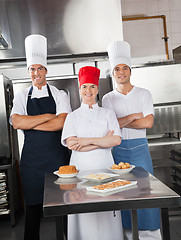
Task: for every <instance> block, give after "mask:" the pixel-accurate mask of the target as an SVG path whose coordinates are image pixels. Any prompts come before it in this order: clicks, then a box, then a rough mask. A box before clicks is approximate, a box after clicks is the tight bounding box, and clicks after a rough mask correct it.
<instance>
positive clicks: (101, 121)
mask: <svg viewBox="0 0 181 240" xmlns="http://www.w3.org/2000/svg"><path fill="white" fill-rule="evenodd" d="M109 130H114V135H119V136H121V134H120V128H119V124H118V121H117V119H116V116H115V114H114V112H113V111H110V110H108V109H104V108H101V107H99V106H98V104H95V105H93V108H92V109H91V108H89V105H87V104H84V103H82V104H81V107H80V108H78V109H77V110H75V111H74V112H72V113H70V114H68V116H67V118H66V121H65V123H64V128H63V132H62V144H63V145H64V146H67V145H66V141H65V140H66V139H67V138H69V137H72V136H76V137H90V138H91V137H103V136H105V135H106V134H107V132H108V131H109ZM113 163H114V161H113V157H112V154H111V148H104V149H95V150H92V151H89V152H78V151H72V155H71V159H70V164H72V165H75V166H76V167H77V168H78V169H79V170H90V169H101V168H108V167H110V166H112V164H113Z"/></svg>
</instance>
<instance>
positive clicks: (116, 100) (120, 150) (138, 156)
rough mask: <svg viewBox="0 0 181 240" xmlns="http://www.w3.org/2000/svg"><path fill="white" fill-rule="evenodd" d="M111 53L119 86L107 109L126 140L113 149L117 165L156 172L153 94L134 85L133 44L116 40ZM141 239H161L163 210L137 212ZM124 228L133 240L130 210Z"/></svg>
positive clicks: (124, 214) (108, 97)
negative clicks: (149, 133) (151, 137)
mask: <svg viewBox="0 0 181 240" xmlns="http://www.w3.org/2000/svg"><path fill="white" fill-rule="evenodd" d="M108 56H109V60H110V65H111V71H112V76H113V79H114V80H115V82H116V85H117V87H116V89H114V90H113V91H112V92H109V93H108V94H106V95H105V96H104V97H103V99H102V104H103V107H104V108H108V109H111V110H113V111H114V112H115V114H116V116H117V119H118V122H119V126H120V128H121V133H122V142H121V144H120V145H119V146H116V147H114V148H113V157H114V161H115V163H116V164H118V163H119V162H125V161H126V162H129V163H130V164H133V165H135V166H141V167H143V168H145V169H146V170H147V171H148V172H150V173H151V174H153V166H152V159H151V156H150V152H149V148H148V142H147V139H146V129H147V128H151V127H152V126H153V122H154V108H153V101H152V96H151V93H150V92H149V91H148V90H146V89H143V88H140V87H136V86H133V85H132V84H131V82H130V77H131V53H130V45H129V43H127V42H125V41H115V42H113V43H111V44H110V45H109V46H108ZM137 215H138V228H139V239H144V240H147V239H150V240H151V239H154V240H155V239H161V234H160V215H159V209H143V210H138V211H137ZM122 220H123V228H124V230H125V231H124V232H125V235H126V236H127V239H132V232H131V217H130V211H122Z"/></svg>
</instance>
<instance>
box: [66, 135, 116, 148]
mask: <svg viewBox="0 0 181 240" xmlns="http://www.w3.org/2000/svg"><path fill="white" fill-rule="evenodd" d="M113 134H114V131H108V133H107V134H106V136H104V137H97V138H84V137H80V138H77V137H76V136H74V137H70V138H67V139H66V144H67V147H68V148H69V149H70V150H75V151H80V152H87V151H91V150H94V149H98V148H111V147H114V146H116V145H119V144H120V143H121V137H120V136H118V135H113Z"/></svg>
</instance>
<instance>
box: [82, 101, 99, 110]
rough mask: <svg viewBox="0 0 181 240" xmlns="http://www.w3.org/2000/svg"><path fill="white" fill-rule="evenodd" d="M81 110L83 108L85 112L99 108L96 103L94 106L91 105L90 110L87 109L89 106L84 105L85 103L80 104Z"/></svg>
mask: <svg viewBox="0 0 181 240" xmlns="http://www.w3.org/2000/svg"><path fill="white" fill-rule="evenodd" d="M81 108H83V109H87V110H96V109H98V108H99V106H98V104H97V103H96V104H93V105H92V108H89V105H88V104H85V103H83V102H82V103H81Z"/></svg>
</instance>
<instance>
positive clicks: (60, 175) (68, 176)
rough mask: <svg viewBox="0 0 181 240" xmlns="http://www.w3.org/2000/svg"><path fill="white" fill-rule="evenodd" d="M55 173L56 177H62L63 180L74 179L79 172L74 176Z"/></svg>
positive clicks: (73, 174)
mask: <svg viewBox="0 0 181 240" xmlns="http://www.w3.org/2000/svg"><path fill="white" fill-rule="evenodd" d="M53 173H54V174H55V175H57V176H58V177H61V178H72V177H76V176H77V174H78V173H79V172H77V173H72V174H59V173H58V171H55V172H53Z"/></svg>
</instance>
